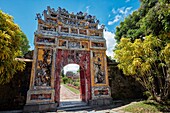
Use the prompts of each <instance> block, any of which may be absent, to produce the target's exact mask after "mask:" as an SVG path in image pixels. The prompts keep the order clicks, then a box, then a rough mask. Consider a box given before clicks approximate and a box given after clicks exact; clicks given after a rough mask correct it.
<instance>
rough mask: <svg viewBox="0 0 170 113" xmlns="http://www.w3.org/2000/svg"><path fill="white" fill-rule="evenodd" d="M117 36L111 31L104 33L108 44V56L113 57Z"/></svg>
mask: <svg viewBox="0 0 170 113" xmlns="http://www.w3.org/2000/svg"><path fill="white" fill-rule="evenodd" d="M114 37H115V34H114V33H112V32H109V31H104V38H105V39H106V44H107V51H106V54H107V56H111V57H113V49H114V47H115V45H116V40H115V39H114Z"/></svg>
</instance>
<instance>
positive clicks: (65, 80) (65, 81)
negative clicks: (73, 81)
mask: <svg viewBox="0 0 170 113" xmlns="http://www.w3.org/2000/svg"><path fill="white" fill-rule="evenodd" d="M62 80H63V82H64V84H66V83H67V82H68V77H66V76H64V77H62Z"/></svg>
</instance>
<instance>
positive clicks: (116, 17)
mask: <svg viewBox="0 0 170 113" xmlns="http://www.w3.org/2000/svg"><path fill="white" fill-rule="evenodd" d="M120 19H121V16H120V15H116V16H115V18H114V20H112V21H109V22H108V25H113V24H114V23H116V22H118V21H119V20H120Z"/></svg>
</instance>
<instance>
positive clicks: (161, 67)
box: [115, 0, 170, 103]
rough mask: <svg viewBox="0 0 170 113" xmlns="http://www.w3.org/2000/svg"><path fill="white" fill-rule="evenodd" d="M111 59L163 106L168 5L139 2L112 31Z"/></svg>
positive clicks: (162, 0) (169, 43) (169, 49)
mask: <svg viewBox="0 0 170 113" xmlns="http://www.w3.org/2000/svg"><path fill="white" fill-rule="evenodd" d="M115 34H116V36H115V38H116V40H117V42H118V44H117V46H116V50H115V58H116V60H117V61H118V62H119V64H118V67H119V68H120V69H122V70H123V73H124V74H126V75H130V76H133V77H134V78H136V80H138V81H139V82H140V83H141V84H142V85H143V86H144V88H146V90H147V91H148V94H150V96H151V97H153V99H155V100H157V101H159V102H162V103H164V102H165V101H166V99H167V97H168V94H169V90H168V88H169V86H170V79H169V76H170V2H169V0H152V1H151V0H141V7H140V8H139V9H138V10H137V11H135V12H133V13H132V15H129V16H128V17H127V18H126V19H125V20H124V22H121V23H120V26H119V27H117V30H116V33H115Z"/></svg>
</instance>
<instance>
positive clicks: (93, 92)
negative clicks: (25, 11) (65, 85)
mask: <svg viewBox="0 0 170 113" xmlns="http://www.w3.org/2000/svg"><path fill="white" fill-rule="evenodd" d="M43 16H44V19H42V18H41V15H40V14H37V20H38V29H37V31H36V32H35V39H34V44H35V49H34V59H33V66H32V73H31V80H30V88H29V91H28V93H27V102H26V106H25V110H26V111H27V110H28V111H29V110H30V111H31V109H29V107H28V106H32V105H34V107H35V106H36V105H37V106H40V105H41V106H44V107H38V108H37V109H40V108H41V109H42V110H43V109H44V110H45V109H47V108H48V109H49V108H55V107H56V106H57V105H58V104H59V102H60V96H59V95H60V76H59V75H60V72H61V69H62V68H63V67H64V66H65V65H67V64H69V63H76V64H78V65H80V67H81V70H80V75H81V76H80V77H81V94H82V95H81V97H82V100H83V101H86V102H88V103H89V104H92V105H107V104H109V103H110V102H111V97H110V88H109V84H108V73H107V62H106V40H105V39H104V38H103V29H104V26H101V28H100V29H98V23H99V21H98V20H96V18H95V16H91V15H88V14H87V13H82V12H79V13H77V14H74V13H68V11H67V10H65V9H62V8H60V7H59V8H58V10H57V11H55V10H54V8H52V9H51V8H50V7H47V10H44V11H43Z"/></svg>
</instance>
